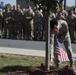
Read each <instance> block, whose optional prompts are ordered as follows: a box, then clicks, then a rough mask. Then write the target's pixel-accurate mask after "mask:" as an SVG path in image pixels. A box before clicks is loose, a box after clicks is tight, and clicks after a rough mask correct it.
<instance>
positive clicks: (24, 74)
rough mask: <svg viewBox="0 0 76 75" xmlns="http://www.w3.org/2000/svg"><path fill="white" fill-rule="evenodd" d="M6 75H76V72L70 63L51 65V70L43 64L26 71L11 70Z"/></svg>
mask: <svg viewBox="0 0 76 75" xmlns="http://www.w3.org/2000/svg"><path fill="white" fill-rule="evenodd" d="M5 75H76V72H75V71H74V70H73V68H71V67H69V66H68V65H67V66H65V67H63V68H54V67H50V70H49V71H46V70H45V66H43V65H41V66H40V67H36V66H31V67H29V69H28V70H25V71H16V72H9V73H7V74H5Z"/></svg>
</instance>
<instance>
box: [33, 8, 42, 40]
mask: <svg viewBox="0 0 76 75" xmlns="http://www.w3.org/2000/svg"><path fill="white" fill-rule="evenodd" d="M42 20H43V14H42V13H41V12H40V11H39V10H38V9H36V10H35V16H34V39H35V40H40V39H41V38H42Z"/></svg>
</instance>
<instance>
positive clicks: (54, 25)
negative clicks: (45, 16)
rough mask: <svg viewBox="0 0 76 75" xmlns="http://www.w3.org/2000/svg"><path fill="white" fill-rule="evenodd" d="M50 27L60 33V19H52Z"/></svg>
mask: <svg viewBox="0 0 76 75" xmlns="http://www.w3.org/2000/svg"><path fill="white" fill-rule="evenodd" d="M50 28H51V29H52V30H53V31H54V32H55V33H58V32H59V29H60V24H59V22H58V20H56V19H52V20H51V21H50Z"/></svg>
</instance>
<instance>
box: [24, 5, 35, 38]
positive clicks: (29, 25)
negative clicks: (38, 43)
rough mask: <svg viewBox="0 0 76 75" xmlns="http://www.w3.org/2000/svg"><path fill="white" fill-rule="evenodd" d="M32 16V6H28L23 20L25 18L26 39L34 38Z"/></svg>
mask: <svg viewBox="0 0 76 75" xmlns="http://www.w3.org/2000/svg"><path fill="white" fill-rule="evenodd" d="M33 18H34V12H33V10H32V8H31V7H30V6H29V7H28V9H27V12H26V14H25V20H26V27H27V28H26V37H27V39H32V38H34V26H33V23H34V21H33Z"/></svg>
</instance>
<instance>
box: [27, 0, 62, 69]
mask: <svg viewBox="0 0 76 75" xmlns="http://www.w3.org/2000/svg"><path fill="white" fill-rule="evenodd" d="M26 1H27V2H28V1H33V2H34V4H35V5H38V6H39V9H41V10H42V11H43V12H46V13H47V19H46V20H47V25H46V59H45V66H46V70H49V69H50V65H49V61H50V54H51V53H50V52H51V49H50V20H49V15H50V11H55V9H56V7H57V6H58V5H59V6H61V5H62V1H63V0H26Z"/></svg>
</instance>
